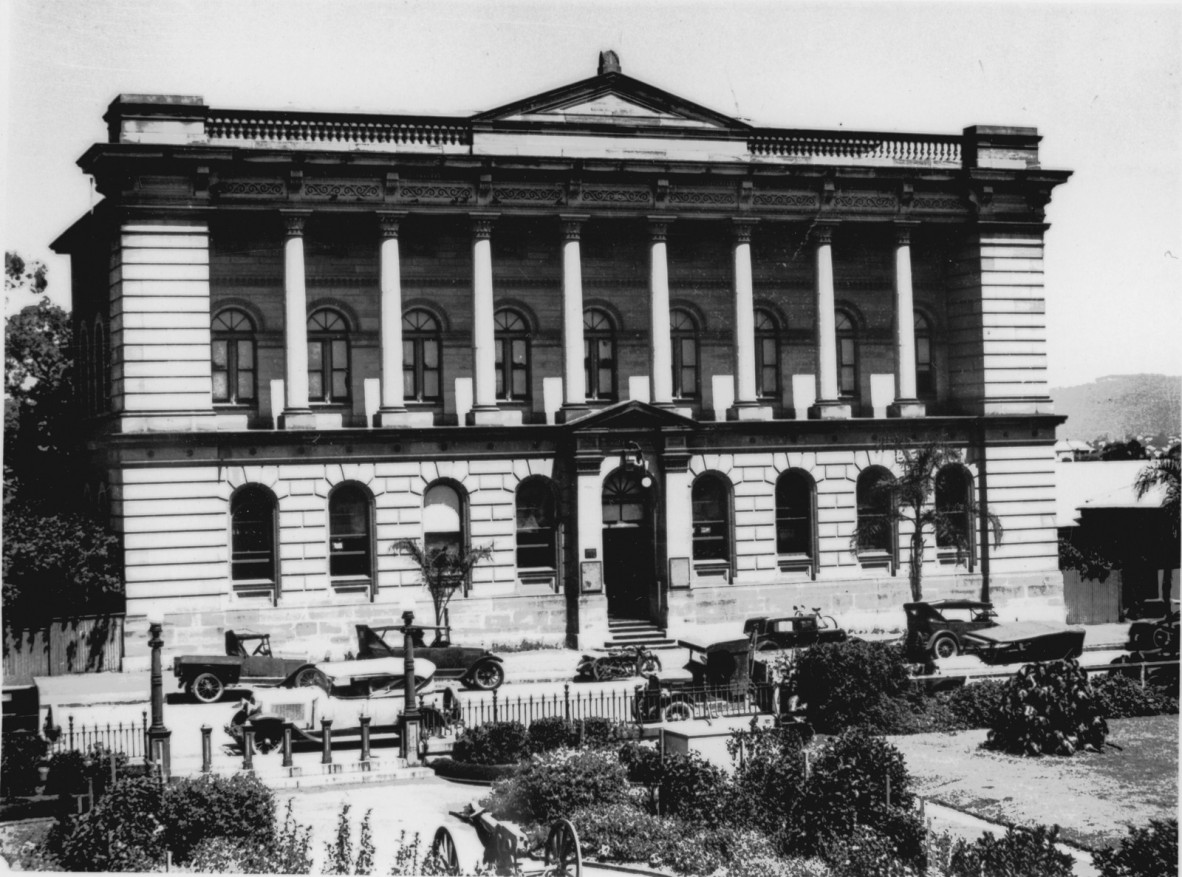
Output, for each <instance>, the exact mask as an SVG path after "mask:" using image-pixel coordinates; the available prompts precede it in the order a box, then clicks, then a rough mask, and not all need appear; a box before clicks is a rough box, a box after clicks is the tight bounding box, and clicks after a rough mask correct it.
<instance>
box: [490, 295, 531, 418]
mask: <svg viewBox="0 0 1182 877" xmlns="http://www.w3.org/2000/svg"><path fill="white" fill-rule="evenodd" d="M493 321H494V322H495V324H496V342H497V398H498V399H501V400H504V401H507V402H514V401H516V402H521V401H524V400H528V399H529V396H530V386H529V324H528V323H527V322H526V321H525V318H524V317H522V316H521V314H519V313H518V312H517V311H513V310H509V309H508V308H501V310H499V311H497V312H496V314H495V315H494V316H493Z"/></svg>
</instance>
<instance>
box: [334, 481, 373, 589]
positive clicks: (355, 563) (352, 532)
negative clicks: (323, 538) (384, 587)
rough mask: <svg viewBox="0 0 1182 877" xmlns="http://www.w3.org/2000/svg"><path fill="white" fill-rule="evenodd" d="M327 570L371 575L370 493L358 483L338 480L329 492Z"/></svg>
mask: <svg viewBox="0 0 1182 877" xmlns="http://www.w3.org/2000/svg"><path fill="white" fill-rule="evenodd" d="M328 573H329V575H330V576H332V577H333V578H350V579H360V578H366V579H372V578H373V497H372V496H370V493H369V491H368V490H366V489H365V488H364V487H362V486H361V485H360V484H342V485H341V486H339V487H337V488H336V489H335V490H333V492H332V493H331V494H329V497H328Z"/></svg>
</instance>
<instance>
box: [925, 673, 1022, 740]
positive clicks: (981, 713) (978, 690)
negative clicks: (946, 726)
mask: <svg viewBox="0 0 1182 877" xmlns="http://www.w3.org/2000/svg"><path fill="white" fill-rule="evenodd" d="M1005 690H1006V681H1005V680H1002V679H983V680H981V681H980V682H974V683H973V684H971V685H965V686H962V687H961V688H957V689H956V690H955V691H950V692H947V693H944V694H939V695H937V699H938V700H942V701H943V702H944V703H946V704H947V705H948V709H949V710H950V711H951V712H952V714H953V716H955V717H956V720H957V721H958V722H959V723H960V725H961V727H964V728H988V727H989V725H990V723H991V722H992V721H993V717H994V716H996V715H997V713H998V711H999V710H1000V709H1001V704H1002V698H1003V697H1004V695H1005Z"/></svg>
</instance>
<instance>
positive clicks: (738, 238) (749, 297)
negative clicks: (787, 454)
mask: <svg viewBox="0 0 1182 877" xmlns="http://www.w3.org/2000/svg"><path fill="white" fill-rule="evenodd" d="M754 224H755V221H754V220H751V219H736V220H735V222H734V268H735V274H734V283H735V285H734V294H735V335H734V352H735V365H734V368H735V404H734V405H732V406H731V407H730V408H729V409H728V410H727V413H726V416H727V419H728V420H771V419H772V409H771V408H770V407H769V406H767V405H760V404H759V399H758V397H757V396H756V391H755V291H754V284H753V281H752V279H751V228H752V226H753V225H754Z"/></svg>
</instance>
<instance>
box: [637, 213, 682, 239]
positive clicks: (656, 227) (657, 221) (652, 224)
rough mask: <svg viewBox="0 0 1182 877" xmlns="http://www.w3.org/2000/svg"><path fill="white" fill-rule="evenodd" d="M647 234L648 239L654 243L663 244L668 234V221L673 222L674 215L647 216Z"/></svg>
mask: <svg viewBox="0 0 1182 877" xmlns="http://www.w3.org/2000/svg"><path fill="white" fill-rule="evenodd" d="M645 218H646V219H647V220H648V234H649V240H650V241H651V242H652V243H654V244H663V243H665V239H666V238H667V237H668V234H669V223H671V222H673V220H674V219H675V218H676V217H673V216H648V217H645Z"/></svg>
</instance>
